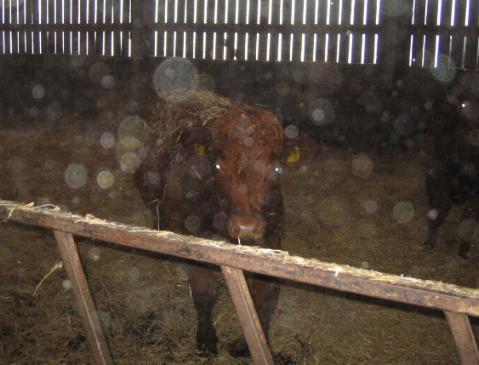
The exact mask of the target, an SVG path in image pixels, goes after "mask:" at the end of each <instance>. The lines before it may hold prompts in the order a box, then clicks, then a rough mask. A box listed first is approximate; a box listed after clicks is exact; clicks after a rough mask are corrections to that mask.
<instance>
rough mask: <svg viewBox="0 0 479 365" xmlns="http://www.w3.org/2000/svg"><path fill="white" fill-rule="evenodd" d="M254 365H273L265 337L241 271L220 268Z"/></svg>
mask: <svg viewBox="0 0 479 365" xmlns="http://www.w3.org/2000/svg"><path fill="white" fill-rule="evenodd" d="M221 270H222V271H223V275H224V277H225V279H226V285H227V286H228V289H229V292H230V295H231V298H232V300H233V304H234V306H235V308H236V312H237V313H238V315H239V320H240V323H241V327H242V328H243V333H244V335H245V338H246V342H247V343H248V347H249V351H250V353H251V357H252V358H253V361H254V363H255V365H273V364H274V362H273V358H272V356H271V351H270V350H269V347H268V343H267V342H266V337H265V335H264V332H263V328H262V327H261V323H260V321H259V318H258V314H257V313H256V309H255V307H254V303H253V299H252V298H251V294H250V292H249V289H248V285H247V284H246V280H245V278H244V274H243V271H242V270H239V269H235V268H232V267H228V266H221Z"/></svg>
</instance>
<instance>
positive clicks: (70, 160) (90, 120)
mask: <svg viewBox="0 0 479 365" xmlns="http://www.w3.org/2000/svg"><path fill="white" fill-rule="evenodd" d="M478 26H479V1H477V0H401V1H399V0H147V1H146V0H145V1H140V0H0V73H1V79H2V81H1V85H2V88H1V90H0V155H1V159H0V199H1V200H9V201H16V202H21V203H24V204H29V203H33V204H34V205H35V206H43V207H46V208H53V209H60V210H61V211H64V212H72V213H76V214H82V215H86V214H88V215H93V216H95V217H98V218H101V219H106V220H109V221H116V222H122V223H126V224H130V225H134V226H142V227H151V228H153V227H156V226H157V224H158V223H159V219H160V218H161V217H158V216H155V214H154V212H152V211H150V210H149V209H148V207H147V206H146V205H145V204H144V203H143V201H142V198H141V196H140V193H139V191H138V189H137V188H136V187H135V183H134V179H133V173H134V171H135V170H136V168H137V167H138V166H137V165H138V164H137V159H138V158H139V157H138V156H137V155H136V154H135V150H134V148H132V147H131V145H130V144H129V142H130V143H131V140H128V138H125V135H126V136H127V137H128V136H129V137H131V136H134V137H135V138H136V139H135V140H136V141H138V140H139V141H140V142H141V143H144V142H145V139H146V135H147V134H148V133H149V130H150V129H154V128H155V125H154V122H155V120H154V119H152V118H151V114H148V113H149V111H150V110H151V109H150V107H151V105H152V103H153V102H154V101H155V100H159V99H161V100H164V101H166V103H168V102H169V101H171V98H172V97H173V95H176V94H177V93H185V92H190V91H198V92H214V93H215V94H217V95H218V96H221V97H225V98H227V99H228V100H229V101H230V102H235V103H239V102H241V103H249V104H253V105H260V106H262V107H263V108H266V109H268V110H270V111H272V112H273V113H274V115H275V116H276V117H277V118H278V120H279V121H280V122H281V123H282V126H283V131H284V135H285V144H287V145H289V146H290V149H292V150H293V152H295V153H293V155H291V156H288V159H287V161H285V164H284V166H283V169H282V172H283V173H282V179H281V180H282V187H281V189H282V193H283V197H284V206H285V211H284V223H283V224H284V239H283V246H282V249H283V250H285V251H288V252H289V253H291V254H294V255H298V256H303V257H308V258H316V259H319V260H321V261H325V262H334V263H338V264H347V265H351V266H353V267H358V268H362V269H371V270H377V271H380V272H383V273H386V274H394V275H401V276H405V277H414V278H418V279H427V280H437V281H440V282H446V283H451V284H456V285H459V286H464V287H469V288H476V287H477V281H478V273H479V270H478V266H477V265H478V262H479V251H478V248H477V247H478V246H477V241H478V238H479V230H478V229H477V224H476V223H477V222H476V220H477V218H478V214H479V202H476V200H477V199H478V198H479V180H478V179H479V178H478V177H477V176H476V173H477V172H476V169H477V168H479V159H477V157H478V155H477V153H478V152H477V151H478V148H479V124H478V115H479V114H478V111H479V104H478V103H479V76H478V73H477V71H478V70H479V48H478V45H479V30H478ZM193 114H194V111H193ZM142 146H143V144H142ZM140 160H141V158H140ZM443 187H444V189H445V190H443ZM451 191H452V192H451ZM448 194H449V195H448ZM446 195H447V196H446ZM437 201H440V203H439V205H438V206H436V205H434V204H436V203H437ZM446 206H447V207H446ZM449 208H450V209H449ZM443 214H444V215H445V217H442V215H443ZM442 219H444V224H442V225H441V226H440V227H439V230H438V233H437V234H436V235H435V236H434V235H433V237H435V239H433V238H431V237H432V236H430V234H429V233H428V229H429V228H428V226H430V225H434V222H438V221H439V220H442ZM187 228H188V227H187ZM194 233H195V232H192V234H194ZM433 241H434V242H433ZM77 242H78V249H79V252H80V257H81V260H82V264H83V267H84V269H85V272H86V276H87V278H88V283H89V286H90V289H91V292H92V295H93V298H94V301H95V305H96V308H97V310H98V317H99V319H100V322H101V325H102V328H103V331H104V334H105V337H106V339H107V341H108V346H109V348H110V351H111V356H112V358H113V360H114V362H115V363H118V364H249V363H251V361H252V360H251V357H248V356H247V357H235V356H232V355H231V354H230V353H229V351H228V345H229V344H230V343H231V342H233V341H234V340H235V339H236V338H237V337H238V336H239V335H240V334H241V326H240V322H239V321H238V317H237V316H236V315H235V314H234V311H235V309H234V306H233V303H232V301H231V299H230V296H229V293H228V289H227V288H226V286H225V284H224V280H223V278H222V277H221V276H220V275H219V276H218V282H219V285H220V295H219V299H218V302H217V304H216V306H215V307H214V312H213V317H214V325H215V327H216V330H217V333H218V338H219V342H218V354H217V355H214V356H213V355H210V356H204V355H203V354H201V353H199V352H198V351H197V348H196V343H195V341H196V340H195V338H196V337H195V336H196V326H197V320H196V312H195V308H194V305H193V301H192V298H191V288H190V285H189V282H188V276H187V270H188V265H187V261H185V260H182V259H177V258H172V257H168V256H162V255H157V254H152V253H147V252H144V251H141V250H133V249H127V248H123V247H119V246H115V245H113V244H109V243H106V242H103V241H96V240H90V239H85V238H80V237H78V238H77ZM425 242H426V243H427V244H426V245H425ZM464 242H469V243H470V246H464V245H465V243H464ZM432 243H433V244H432ZM429 246H434V247H429ZM464 247H466V248H464ZM59 261H60V255H59V253H58V249H57V245H56V243H55V239H54V237H53V235H52V234H51V231H48V230H45V229H41V228H35V227H33V226H28V225H24V224H16V223H11V222H8V219H5V220H2V221H1V222H0V363H1V364H50V363H51V364H90V363H93V357H92V355H91V353H90V349H89V348H88V344H87V341H86V335H85V332H84V328H83V327H82V322H81V319H80V317H79V315H78V313H77V310H76V304H75V303H74V301H73V299H72V295H71V282H70V281H69V280H68V278H67V275H66V273H65V271H64V270H62V269H61V268H59V267H58V266H59V265H58V262H59ZM279 284H280V287H281V289H280V290H281V291H280V295H279V304H278V307H277V308H276V311H275V313H274V315H273V317H272V322H271V327H270V331H269V333H270V346H271V351H272V353H273V355H274V359H275V363H277V364H288V365H289V364H408V365H409V364H459V363H461V361H460V357H459V355H458V351H457V349H456V345H455V342H454V338H453V335H452V334H451V331H450V329H449V327H448V323H447V321H446V320H445V318H444V315H443V313H442V312H441V311H439V310H433V309H424V308H421V307H414V306H409V305H404V304H395V303H393V302H388V301H383V300H380V299H372V298H368V297H364V296H359V295H354V294H348V293H344V292H340V291H334V290H330V289H325V288H319V287H314V286H309V285H303V284H298V283H294V282H290V281H286V280H284V281H283V280H280V281H279ZM473 322H474V320H473Z"/></svg>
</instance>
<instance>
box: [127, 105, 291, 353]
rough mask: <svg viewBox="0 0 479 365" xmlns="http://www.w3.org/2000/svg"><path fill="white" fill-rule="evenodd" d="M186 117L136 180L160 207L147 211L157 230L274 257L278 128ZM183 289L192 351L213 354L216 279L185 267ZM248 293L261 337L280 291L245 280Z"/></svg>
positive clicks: (242, 349)
mask: <svg viewBox="0 0 479 365" xmlns="http://www.w3.org/2000/svg"><path fill="white" fill-rule="evenodd" d="M176 107H178V106H176ZM188 115H189V116H188V117H185V119H188V120H187V121H186V122H184V123H182V122H181V121H180V122H178V121H177V122H175V123H176V125H178V123H179V124H180V125H181V127H180V128H177V130H176V131H175V133H174V134H173V135H171V136H170V137H169V138H166V139H164V138H163V139H158V136H155V138H154V139H153V141H156V142H155V143H152V144H151V145H150V146H149V149H148V153H147V156H146V159H145V161H144V162H143V164H142V165H141V166H140V168H139V169H138V170H137V171H136V173H135V177H136V182H137V186H138V188H139V190H140V192H141V193H142V195H143V199H144V201H145V202H146V203H147V204H150V203H151V202H152V201H156V202H160V204H159V205H157V206H156V207H153V208H152V210H153V212H155V214H156V212H157V210H158V213H159V228H161V229H168V230H172V231H175V232H178V233H186V234H194V235H197V236H203V237H212V236H213V235H219V236H221V237H223V238H226V239H228V240H230V241H232V242H234V243H241V244H249V245H258V246H262V247H268V248H273V249H280V248H281V241H282V236H283V226H282V221H283V198H282V194H281V187H280V175H281V172H282V168H281V166H280V163H279V157H280V150H281V146H282V142H283V130H282V127H281V124H280V122H279V121H278V120H277V119H276V117H275V116H274V115H273V114H272V113H271V112H269V111H267V110H265V109H263V108H260V107H257V106H251V105H244V104H237V105H229V106H227V107H225V110H224V112H223V113H222V114H221V115H220V116H218V117H217V118H215V119H213V120H208V121H207V122H204V121H201V120H200V119H199V118H195V117H194V116H193V117H192V116H191V115H190V114H188ZM153 124H154V123H153ZM150 206H151V205H150ZM189 281H190V285H191V290H192V295H193V301H194V303H195V306H196V309H197V312H198V331H197V345H198V349H199V350H200V351H201V352H202V353H217V336H216V331H215V329H214V326H213V321H212V310H213V306H214V304H215V302H216V299H217V296H218V287H217V281H216V278H215V276H214V271H213V270H212V268H211V267H209V266H206V265H199V264H198V265H191V266H190V270H189ZM249 287H250V290H251V293H252V296H253V301H254V304H255V307H256V309H257V311H258V315H259V318H260V321H261V324H262V326H263V329H264V331H265V333H266V335H267V333H268V329H269V324H270V320H271V316H272V314H273V312H274V310H275V308H276V305H277V301H278V295H279V287H278V286H277V284H274V283H273V282H271V281H270V280H268V279H266V278H264V277H260V276H259V275H255V276H254V277H253V276H251V277H250V279H249ZM230 352H231V353H232V354H233V355H247V354H248V349H247V346H246V342H245V341H244V339H243V338H240V340H238V341H237V342H235V343H234V344H233V345H232V346H231V347H230Z"/></svg>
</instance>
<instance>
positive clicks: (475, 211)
mask: <svg viewBox="0 0 479 365" xmlns="http://www.w3.org/2000/svg"><path fill="white" fill-rule="evenodd" d="M478 112H479V108H478V104H477V103H475V102H473V101H470V100H465V101H464V100H461V98H459V97H456V96H454V95H451V96H450V97H449V98H448V102H447V103H444V104H443V105H442V106H441V107H439V108H438V110H436V111H435V112H434V113H433V114H432V115H431V120H430V125H429V128H428V130H429V131H430V134H431V137H432V141H433V146H432V148H433V150H432V155H431V158H430V159H429V160H428V161H427V163H426V173H425V182H426V190H427V195H428V204H429V211H428V214H427V216H428V217H427V218H428V224H429V232H428V237H427V239H426V241H425V245H426V246H427V247H433V246H435V245H436V243H437V241H438V238H439V232H438V231H439V228H440V227H441V225H442V224H443V222H444V220H445V218H446V216H447V214H448V213H449V211H450V209H451V206H452V205H462V204H464V205H465V207H464V213H463V216H462V221H461V224H460V226H459V236H460V243H459V249H458V253H459V255H460V256H462V257H467V255H468V252H469V249H470V242H471V239H472V236H473V233H474V220H475V221H476V222H477V219H478V218H479V217H478V215H479V175H478V174H479V114H478ZM469 223H472V224H469Z"/></svg>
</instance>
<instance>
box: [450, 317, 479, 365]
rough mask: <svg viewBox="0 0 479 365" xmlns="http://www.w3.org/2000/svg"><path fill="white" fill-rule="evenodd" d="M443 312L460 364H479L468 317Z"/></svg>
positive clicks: (478, 354) (478, 356)
mask: <svg viewBox="0 0 479 365" xmlns="http://www.w3.org/2000/svg"><path fill="white" fill-rule="evenodd" d="M444 314H445V315H446V318H447V322H448V323H449V327H450V329H451V332H452V335H453V337H454V342H455V343H456V347H457V351H458V353H459V358H460V359H461V364H463V365H479V352H478V350H477V344H476V340H475V338H474V333H473V332H472V328H471V323H470V321H469V317H468V316H467V315H465V314H458V313H452V312H447V311H445V312H444Z"/></svg>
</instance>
